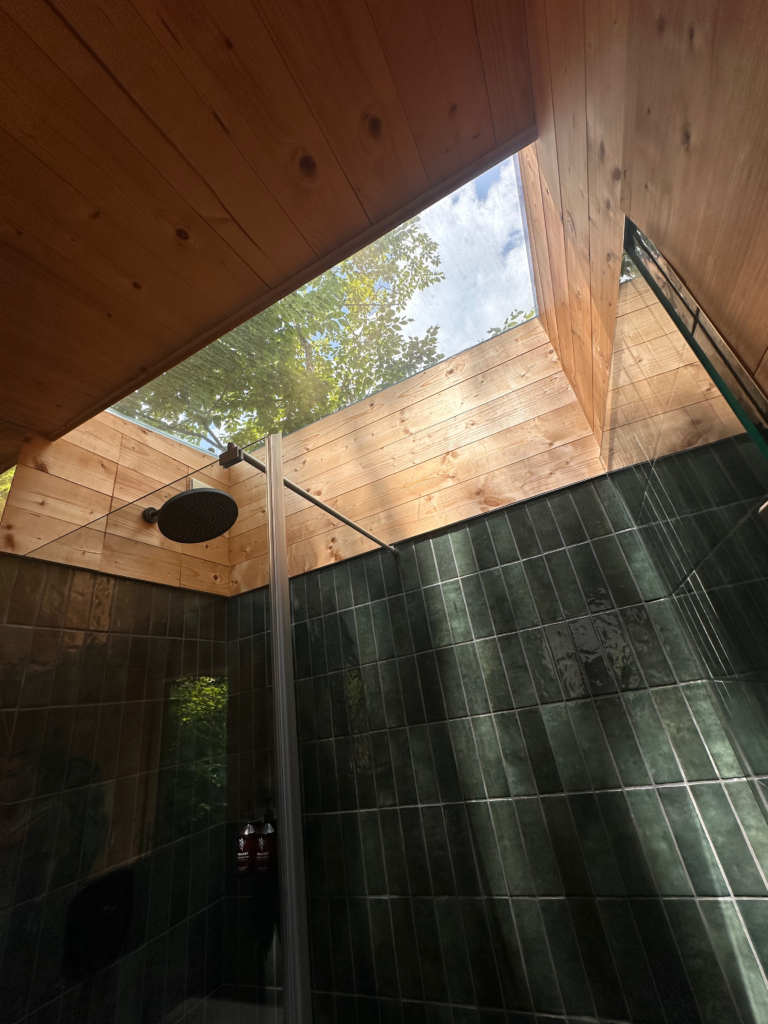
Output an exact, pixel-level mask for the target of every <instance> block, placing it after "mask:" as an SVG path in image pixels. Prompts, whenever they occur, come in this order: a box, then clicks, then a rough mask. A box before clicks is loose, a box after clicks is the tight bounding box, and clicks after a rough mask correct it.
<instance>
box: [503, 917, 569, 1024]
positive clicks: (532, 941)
mask: <svg viewBox="0 0 768 1024" xmlns="http://www.w3.org/2000/svg"><path fill="white" fill-rule="evenodd" d="M512 910H513V913H514V915H515V922H516V924H517V931H518V935H519V936H520V948H521V950H522V953H523V960H524V961H525V967H526V971H527V974H528V985H529V987H530V990H531V997H532V999H533V1005H534V1006H535V1007H536V1009H537V1010H538V1011H539V1012H543V1013H562V1012H563V1010H564V1006H563V1002H562V997H561V995H560V990H559V986H558V984H557V979H556V976H555V971H554V968H553V966H552V960H551V958H550V952H549V945H548V943H547V939H546V932H545V931H544V926H543V923H542V920H541V914H540V912H539V907H538V904H537V901H536V900H530V899H516V900H514V901H513V903H512Z"/></svg>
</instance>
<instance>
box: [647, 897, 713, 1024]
mask: <svg viewBox="0 0 768 1024" xmlns="http://www.w3.org/2000/svg"><path fill="white" fill-rule="evenodd" d="M632 916H633V917H634V919H635V922H636V924H637V930H638V931H639V933H640V938H641V940H642V943H643V947H644V949H645V955H646V957H647V958H648V963H649V965H650V968H651V973H652V975H653V980H654V982H655V985H656V990H657V991H658V993H659V998H660V999H661V1003H662V1006H663V1008H664V1012H665V1015H666V1018H667V1020H668V1021H670V1022H672V1021H674V1022H676V1024H687V1022H688V1021H699V1020H700V1019H701V1017H700V1015H699V1012H698V1009H697V1006H696V1002H695V1000H694V997H693V992H692V991H691V986H690V984H689V981H688V977H687V975H686V972H685V968H684V967H683V964H682V961H681V960H680V954H679V953H678V950H677V946H676V944H675V941H674V939H673V936H672V932H671V930H670V927H669V923H668V922H667V918H666V916H665V914H664V910H663V908H662V905H661V903H660V902H659V901H657V900H635V901H634V902H633V904H632Z"/></svg>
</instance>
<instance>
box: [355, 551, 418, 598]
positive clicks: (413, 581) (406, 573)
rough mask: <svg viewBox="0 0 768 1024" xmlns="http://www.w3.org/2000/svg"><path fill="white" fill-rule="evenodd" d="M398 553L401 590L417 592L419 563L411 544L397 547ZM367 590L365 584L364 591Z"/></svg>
mask: <svg viewBox="0 0 768 1024" xmlns="http://www.w3.org/2000/svg"><path fill="white" fill-rule="evenodd" d="M398 551H399V552H400V554H399V555H398V558H397V563H398V569H399V571H400V580H401V582H402V585H403V590H405V591H406V592H407V591H409V590H418V589H419V587H420V586H421V577H420V576H419V563H418V562H417V560H416V552H415V551H414V548H413V544H401V545H400V546H399V547H398ZM367 589H368V584H367V582H366V590H367Z"/></svg>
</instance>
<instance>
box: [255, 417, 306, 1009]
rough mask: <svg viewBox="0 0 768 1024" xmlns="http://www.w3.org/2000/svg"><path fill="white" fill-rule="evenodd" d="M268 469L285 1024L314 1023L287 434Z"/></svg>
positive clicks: (274, 442) (272, 442) (269, 453)
mask: <svg viewBox="0 0 768 1024" xmlns="http://www.w3.org/2000/svg"><path fill="white" fill-rule="evenodd" d="M266 470H267V533H268V536H269V604H270V610H271V615H272V621H271V633H272V680H273V697H274V706H275V746H276V751H275V752H276V758H275V761H276V773H277V792H278V799H279V804H278V812H279V816H278V828H277V840H278V855H279V856H278V861H279V866H280V914H281V920H282V944H283V1020H284V1022H285V1024H311V1021H312V991H311V985H310V975H309V929H308V925H307V887H306V877H305V873H304V840H303V833H302V824H301V777H300V774H299V741H298V730H297V722H296V691H295V688H294V680H293V644H292V636H291V599H290V590H289V580H288V549H287V544H286V538H285V507H284V502H283V439H282V435H281V434H272V435H271V436H270V437H268V438H267V446H266Z"/></svg>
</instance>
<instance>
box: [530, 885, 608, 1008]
mask: <svg viewBox="0 0 768 1024" xmlns="http://www.w3.org/2000/svg"><path fill="white" fill-rule="evenodd" d="M540 910H541V916H542V919H543V921H544V930H545V931H546V934H547V940H548V942H549V949H550V952H551V954H552V961H553V963H554V965H555V971H556V973H557V979H558V982H559V984H560V991H561V993H562V996H563V1004H564V1006H565V1010H566V1012H567V1013H568V1014H569V1015H570V1014H575V1013H579V1014H581V1013H583V1014H587V1015H589V1016H593V1015H594V1012H595V1010H594V1003H593V1002H592V994H591V992H590V990H589V984H588V983H587V976H586V974H585V973H584V964H583V961H582V956H581V952H580V950H579V944H578V942H577V941H576V934H575V932H574V930H573V923H572V921H571V916H570V913H569V911H568V904H567V903H566V901H565V900H542V901H541V903H540Z"/></svg>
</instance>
